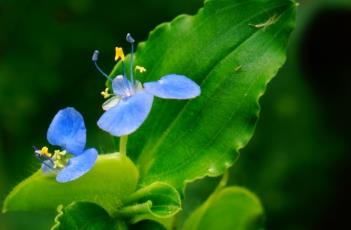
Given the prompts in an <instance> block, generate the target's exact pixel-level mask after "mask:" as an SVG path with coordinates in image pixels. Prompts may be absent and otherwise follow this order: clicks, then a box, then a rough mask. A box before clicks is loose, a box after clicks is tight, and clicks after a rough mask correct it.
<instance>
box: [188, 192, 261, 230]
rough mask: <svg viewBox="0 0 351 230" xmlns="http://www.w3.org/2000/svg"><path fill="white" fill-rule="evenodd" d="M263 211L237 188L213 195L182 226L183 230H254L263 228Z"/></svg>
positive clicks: (249, 194)
mask: <svg viewBox="0 0 351 230" xmlns="http://www.w3.org/2000/svg"><path fill="white" fill-rule="evenodd" d="M263 219H264V218H263V208H262V205H261V203H260V201H259V200H258V198H257V197H256V196H255V195H254V194H253V193H251V192H250V191H248V190H247V189H244V188H240V187H228V188H224V189H222V190H220V191H217V192H216V193H214V194H213V195H212V196H211V197H210V198H209V199H208V200H207V201H206V202H205V203H204V204H203V205H202V206H200V207H199V208H198V209H197V210H196V211H195V212H194V213H193V214H192V215H191V216H190V217H189V219H188V220H187V221H186V222H185V225H184V228H183V229H184V230H197V229H201V230H216V229H221V230H249V229H250V230H254V229H262V227H263Z"/></svg>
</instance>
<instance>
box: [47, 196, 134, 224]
mask: <svg viewBox="0 0 351 230" xmlns="http://www.w3.org/2000/svg"><path fill="white" fill-rule="evenodd" d="M57 212H58V214H57V216H56V218H55V225H54V226H53V227H52V228H51V229H52V230H65V229H80V230H83V229H84V230H89V229H91V230H107V229H116V230H124V229H127V228H126V227H125V225H124V224H123V223H122V222H121V223H120V222H117V221H116V220H114V219H112V218H111V217H110V216H109V214H108V213H107V211H106V210H105V209H103V208H102V207H100V206H99V205H97V204H94V203H87V202H77V203H76V202H74V203H72V204H70V205H68V206H67V207H63V205H60V206H59V207H58V208H57Z"/></svg>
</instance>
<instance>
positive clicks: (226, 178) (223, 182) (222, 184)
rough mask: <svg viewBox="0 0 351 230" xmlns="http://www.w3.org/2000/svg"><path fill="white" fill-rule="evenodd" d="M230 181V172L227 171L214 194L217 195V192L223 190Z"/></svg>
mask: <svg viewBox="0 0 351 230" xmlns="http://www.w3.org/2000/svg"><path fill="white" fill-rule="evenodd" d="M228 179H229V173H228V170H226V171H225V172H224V173H223V176H222V179H221V181H220V182H219V183H218V185H217V188H216V189H215V191H214V192H213V193H216V192H217V191H219V190H221V189H222V188H224V187H225V186H226V185H227V183H228Z"/></svg>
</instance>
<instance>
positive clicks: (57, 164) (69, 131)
mask: <svg viewBox="0 0 351 230" xmlns="http://www.w3.org/2000/svg"><path fill="white" fill-rule="evenodd" d="M47 139H48V141H49V143H50V144H52V145H56V146H59V147H61V149H60V150H55V151H54V152H53V153H50V152H49V149H48V148H47V147H45V146H44V147H43V148H41V149H37V148H35V155H36V157H37V158H38V159H39V160H40V161H41V162H42V170H43V171H44V173H49V172H55V173H57V176H56V180H57V182H60V183H64V182H69V181H72V180H75V179H77V178H79V177H81V176H83V175H84V174H85V173H87V172H88V171H89V170H90V169H91V168H92V167H93V166H94V164H95V161H96V159H97V156H98V153H97V151H96V149H94V148H90V149H86V150H85V143H86V128H85V125H84V120H83V117H82V115H81V114H80V113H79V112H78V111H77V110H75V109H74V108H65V109H62V110H60V111H59V112H58V113H57V114H56V115H55V117H54V119H53V120H52V122H51V124H50V126H49V129H48V132H47Z"/></svg>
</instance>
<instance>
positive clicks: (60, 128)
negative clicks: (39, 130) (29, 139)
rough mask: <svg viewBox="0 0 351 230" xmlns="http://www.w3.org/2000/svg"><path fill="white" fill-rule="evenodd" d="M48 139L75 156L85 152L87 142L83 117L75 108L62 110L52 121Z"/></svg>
mask: <svg viewBox="0 0 351 230" xmlns="http://www.w3.org/2000/svg"><path fill="white" fill-rule="evenodd" d="M47 139H48V141H49V143H50V144H52V145H58V146H60V147H61V148H62V149H65V150H67V152H69V153H72V154H74V155H79V154H81V153H82V152H83V150H84V148H85V142H86V129H85V125H84V120H83V117H82V115H81V114H80V113H79V112H78V111H77V110H75V109H74V108H70V107H69V108H65V109H62V110H60V111H59V112H58V113H57V114H56V115H55V117H54V119H53V120H52V122H51V124H50V126H49V129H48V133H47Z"/></svg>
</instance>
